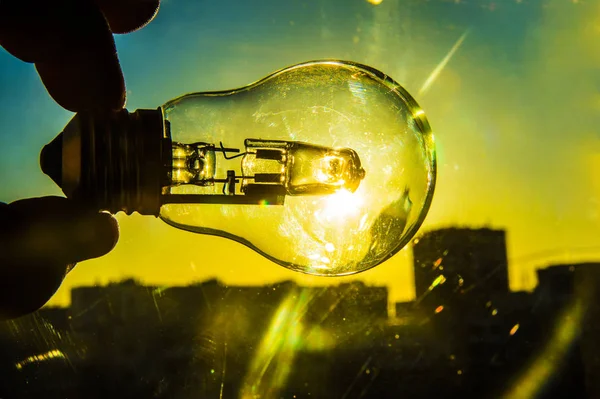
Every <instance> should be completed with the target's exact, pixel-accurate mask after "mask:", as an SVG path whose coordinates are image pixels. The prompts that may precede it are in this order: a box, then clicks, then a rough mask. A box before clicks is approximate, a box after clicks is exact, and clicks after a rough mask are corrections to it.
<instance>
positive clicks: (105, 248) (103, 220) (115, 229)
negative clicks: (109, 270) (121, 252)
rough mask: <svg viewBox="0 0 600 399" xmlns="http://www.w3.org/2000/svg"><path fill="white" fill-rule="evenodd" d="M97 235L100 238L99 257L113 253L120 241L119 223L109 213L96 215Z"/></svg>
mask: <svg viewBox="0 0 600 399" xmlns="http://www.w3.org/2000/svg"><path fill="white" fill-rule="evenodd" d="M96 219H97V221H96V229H97V231H96V235H97V236H98V243H99V245H98V253H99V255H98V256H102V255H106V254H107V253H109V252H110V251H112V250H113V249H114V248H115V246H116V245H117V242H118V241H119V223H118V222H117V219H116V218H115V217H114V216H113V215H111V214H110V213H108V212H100V213H98V214H97V215H96Z"/></svg>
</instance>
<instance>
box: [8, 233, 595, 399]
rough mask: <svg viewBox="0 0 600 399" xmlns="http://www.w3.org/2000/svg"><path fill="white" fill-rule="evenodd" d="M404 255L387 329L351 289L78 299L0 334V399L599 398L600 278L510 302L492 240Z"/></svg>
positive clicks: (113, 294)
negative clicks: (409, 263) (412, 294)
mask: <svg viewBox="0 0 600 399" xmlns="http://www.w3.org/2000/svg"><path fill="white" fill-rule="evenodd" d="M413 249H414V269H415V279H416V281H417V284H416V287H417V299H416V300H415V301H411V302H403V303H397V304H395V307H396V312H395V315H394V316H393V317H390V316H389V315H388V313H387V310H388V305H389V304H388V301H389V298H388V291H387V288H386V287H376V286H368V285H365V284H364V283H361V282H352V283H344V284H339V285H337V286H328V287H303V286H299V285H297V284H296V283H294V282H291V281H283V282H280V283H276V284H269V285H264V286H227V285H225V284H223V283H221V282H220V281H218V280H208V281H204V282H199V283H194V284H191V285H188V286H172V287H161V286H146V285H142V284H140V283H138V282H136V281H135V280H125V281H122V282H118V283H110V284H108V285H105V286H92V287H79V288H76V289H73V291H72V300H71V306H70V307H69V308H45V309H42V310H40V311H39V312H37V313H35V314H33V315H30V316H27V317H23V318H21V319H18V320H15V321H9V322H4V323H0V375H2V376H3V377H2V378H1V379H0V382H2V384H0V397H7V398H8V397H10V398H19V397H34V396H35V397H45V398H64V397H68V398H72V397H73V398H79V397H85V398H105V397H111V398H129V397H154V398H181V399H184V398H195V397H203V398H220V397H223V398H230V397H241V398H250V397H261V398H275V397H276V398H279V397H294V395H295V396H296V397H297V398H301V397H305V398H310V397H314V398H354V397H363V398H394V397H397V396H398V393H399V392H401V393H402V395H403V396H405V397H409V398H416V399H419V398H431V397H439V398H455V397H461V396H467V397H479V398H487V397H490V398H495V397H517V398H520V397H530V396H531V392H530V393H529V396H527V395H525V394H523V391H520V389H523V387H533V388H532V389H534V391H533V393H534V394H535V397H538V398H554V397H558V398H562V397H569V398H584V397H588V398H595V397H600V396H599V394H600V387H599V386H598V384H597V383H596V380H598V378H597V377H598V376H599V375H600V355H599V354H600V352H599V350H600V347H599V345H598V344H597V341H598V339H597V337H598V336H600V322H599V321H598V320H600V305H597V304H598V303H600V301H598V299H600V291H598V289H597V288H596V287H598V286H600V264H574V265H556V266H548V267H546V268H544V269H540V270H539V271H538V282H539V284H538V286H537V287H536V289H535V290H534V291H533V292H510V291H509V290H508V267H507V262H506V247H505V233H504V232H503V231H501V230H490V229H479V230H477V229H464V228H461V229H459V228H451V229H443V230H439V231H433V232H429V233H426V234H424V235H423V236H422V237H420V238H419V240H418V242H416V243H415V244H414V248H413ZM531 370H538V371H537V373H538V374H536V375H538V376H540V375H542V376H543V377H539V378H538V379H537V380H534V381H532V380H531V375H532V372H531ZM539 370H542V371H541V372H540V371H539ZM544 370H545V371H544ZM523 378H529V379H528V380H523ZM309 394H310V395H309Z"/></svg>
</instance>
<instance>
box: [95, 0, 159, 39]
mask: <svg viewBox="0 0 600 399" xmlns="http://www.w3.org/2000/svg"><path fill="white" fill-rule="evenodd" d="M96 4H97V5H98V7H99V8H100V10H101V11H102V13H103V14H104V17H105V18H106V20H107V22H108V24H109V26H110V30H111V31H112V32H113V33H129V32H133V31H136V30H138V29H141V28H142V27H144V26H146V25H147V24H148V23H150V21H152V20H153V19H154V17H156V14H158V10H159V7H160V1H159V0H126V1H124V0H96Z"/></svg>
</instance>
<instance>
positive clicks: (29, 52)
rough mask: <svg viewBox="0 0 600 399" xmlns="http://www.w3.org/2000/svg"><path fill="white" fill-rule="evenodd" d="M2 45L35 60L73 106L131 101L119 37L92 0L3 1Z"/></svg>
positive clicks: (58, 97) (53, 91)
mask: <svg viewBox="0 0 600 399" xmlns="http://www.w3.org/2000/svg"><path fill="white" fill-rule="evenodd" d="M0 45H2V46H3V47H4V48H5V49H6V50H7V51H9V52H10V53H11V54H13V55H15V56H16V57H18V58H20V59H22V60H24V61H28V62H34V63H35V65H36V68H37V70H38V72H39V74H40V77H41V79H42V81H43V83H44V85H46V88H47V89H48V92H49V94H50V95H51V96H52V98H54V100H55V101H56V102H58V103H59V104H60V105H61V106H63V107H64V108H66V109H68V110H71V111H75V112H76V111H83V110H97V109H103V110H105V109H120V108H122V107H123V105H124V104H125V83H124V79H123V75H122V72H121V69H120V66H119V62H118V59H117V54H116V47H115V43H114V39H113V37H112V34H111V32H110V30H109V27H108V24H107V22H106V20H105V18H104V16H103V15H102V13H101V12H100V10H99V9H98V7H97V6H96V5H95V4H94V3H93V2H91V1H81V0H56V1H52V2H50V1H45V0H28V1H14V2H0Z"/></svg>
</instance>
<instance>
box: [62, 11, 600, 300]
mask: <svg viewBox="0 0 600 399" xmlns="http://www.w3.org/2000/svg"><path fill="white" fill-rule="evenodd" d="M563 3H566V2H563ZM398 4H399V3H398V2H397V1H393V0H390V1H385V2H381V4H379V5H378V6H377V7H375V8H374V12H373V14H372V15H371V16H370V17H369V18H372V20H369V21H368V22H369V23H368V24H366V25H365V26H368V27H370V30H369V31H366V29H364V28H362V29H357V33H356V37H358V40H357V39H356V38H354V39H353V42H354V44H355V45H358V46H360V45H361V40H365V38H366V37H367V36H368V38H369V40H371V43H369V44H368V45H365V46H366V47H364V48H366V49H367V50H368V51H366V52H365V53H360V54H361V55H360V57H361V59H357V61H360V62H363V63H367V64H371V65H373V66H374V67H377V68H381V69H383V70H384V71H385V72H387V73H389V74H390V76H392V77H394V78H395V79H396V80H398V81H400V82H401V83H405V84H406V86H407V88H408V89H409V91H410V92H411V93H413V95H415V97H416V99H417V101H418V102H419V103H420V104H421V106H422V107H423V108H424V109H425V111H426V113H427V115H428V118H429V120H430V122H431V125H432V127H433V129H434V133H435V134H436V141H437V143H438V149H439V175H438V187H437V189H436V195H435V197H434V201H433V205H432V209H431V212H430V214H429V216H428V218H427V221H426V224H425V228H424V229H425V230H426V229H431V228H434V227H437V226H440V227H441V226H449V225H454V224H459V225H463V226H464V225H469V226H474V227H478V226H479V227H481V226H487V225H489V226H491V227H494V228H507V229H508V240H509V242H508V251H509V258H511V259H512V262H511V265H510V278H511V287H512V288H513V289H521V288H531V287H532V286H533V285H534V284H535V279H534V277H533V276H534V269H535V268H536V267H539V266H540V265H544V264H546V263H547V262H561V261H567V260H571V261H577V260H585V259H591V258H595V257H596V256H597V255H598V254H600V251H599V250H598V247H599V246H600V239H599V237H600V234H599V232H600V219H599V217H600V208H599V202H600V200H599V199H598V198H600V183H598V182H599V179H598V171H599V170H600V156H599V155H598V154H599V153H600V145H599V144H598V143H599V133H598V130H599V128H598V126H599V125H598V124H597V122H598V120H599V119H598V116H599V113H600V105H599V104H600V96H599V94H598V90H599V87H600V86H598V85H599V84H600V83H599V80H598V79H599V77H598V75H599V72H598V71H600V51H599V50H598V43H600V7H598V6H596V7H595V8H593V9H594V10H595V12H589V10H590V8H588V9H587V11H586V12H580V13H576V16H577V17H576V19H574V18H573V14H569V13H565V10H564V9H563V7H566V6H567V5H563V4H562V3H560V5H559V6H555V7H548V8H547V9H544V10H543V11H542V14H541V17H540V22H539V24H538V25H536V26H535V27H534V29H532V30H530V31H529V32H528V34H527V36H526V38H525V39H524V42H523V43H521V45H522V46H523V48H524V49H526V51H524V52H523V53H524V54H525V55H524V57H525V61H524V62H523V65H524V67H523V68H522V69H521V70H519V71H518V74H521V75H520V76H521V78H520V79H517V80H515V78H514V75H515V74H516V72H511V71H507V70H506V69H502V68H499V67H496V66H495V65H494V64H493V63H492V62H489V61H487V59H486V57H489V56H490V54H488V50H489V49H488V48H487V47H486V43H485V41H483V42H482V41H481V40H480V39H478V38H479V36H478V31H477V29H473V30H471V31H470V32H469V35H468V36H467V37H466V38H465V39H464V42H463V43H462V45H461V46H460V48H459V49H458V50H457V51H456V53H455V54H454V56H453V58H452V59H451V60H449V61H448V62H447V64H446V66H445V67H444V68H443V69H442V70H441V71H439V74H438V76H437V78H436V79H435V80H434V81H432V82H431V84H430V85H429V87H428V90H427V92H426V93H424V94H423V95H422V97H419V96H417V92H418V90H419V88H420V87H422V85H423V83H424V82H425V81H426V78H427V77H429V76H430V73H432V72H433V71H434V70H435V68H436V66H437V65H439V64H438V63H439V62H441V61H442V60H443V59H444V57H445V56H447V55H448V52H449V51H450V50H451V48H452V46H453V45H454V44H455V43H456V41H457V40H458V39H459V38H460V37H461V35H462V34H464V31H457V32H455V33H456V34H455V35H454V37H451V38H449V40H448V41H447V45H445V47H444V48H442V47H441V46H430V47H427V45H426V42H425V39H426V38H423V39H420V38H418V37H413V38H411V40H416V41H419V40H423V57H421V58H419V57H414V58H411V60H412V61H411V62H392V59H393V58H390V57H391V56H390V53H389V51H390V46H396V45H398V43H401V41H402V37H400V38H394V36H393V35H390V34H389V32H388V31H387V30H386V27H389V26H391V25H393V24H394V23H395V22H396V21H395V20H394V18H396V17H395V14H394V13H392V12H391V11H390V9H389V8H386V7H393V6H397V5H398ZM553 4H559V3H556V2H555V3H553ZM568 6H576V5H573V4H568ZM415 23H416V22H415ZM324 32H325V31H324ZM324 34H325V33H324ZM351 39H352V38H351ZM270 50H272V51H269V54H270V56H269V57H268V58H269V60H270V61H269V62H268V63H267V62H266V64H269V65H271V64H277V63H276V62H275V61H274V60H275V58H274V57H275V55H274V54H276V53H277V50H278V49H277V48H270ZM282 51H283V52H285V51H288V48H282ZM240 54H243V52H241V53H240ZM322 54H323V51H321V50H319V52H318V55H322ZM313 55H317V54H316V53H312V52H310V50H306V49H298V50H297V51H296V53H295V54H294V57H292V58H294V59H297V58H299V57H305V58H300V59H298V61H302V60H303V59H311V58H317V57H313ZM348 55H349V56H352V54H348ZM245 56H247V57H249V58H250V59H252V58H251V53H247V54H245ZM331 56H332V57H336V56H339V57H340V58H342V56H343V54H339V52H336V51H335V50H332V51H331ZM282 58H284V59H287V58H286V57H285V56H283V57H282ZM288 58H289V57H288ZM343 58H348V57H343ZM422 60H426V61H429V60H431V62H428V63H426V62H425V61H422ZM433 60H436V61H435V62H433ZM286 65H287V64H284V65H279V67H283V66H286ZM386 66H387V69H386V68H384V67H386ZM416 67H418V68H417V69H418V71H416V72H414V71H413V69H414V68H416ZM407 68H413V69H407ZM187 71H188V72H185V71H184V72H182V73H183V75H185V73H189V74H192V73H194V66H193V65H191V66H189V69H188V70H187ZM424 71H426V72H424ZM219 74H220V76H216V77H215V80H216V81H219V82H228V81H232V82H234V83H232V84H231V85H227V87H222V89H226V88H231V86H232V85H235V84H237V83H239V82H238V80H239V79H236V77H239V71H238V70H236V68H234V67H233V66H223V67H222V68H220V69H219ZM227 77H229V78H227ZM232 77H233V78H232ZM260 77H261V76H254V77H253V79H249V80H248V83H250V81H252V80H256V79H258V78H260ZM593 78H595V79H596V80H595V85H594V84H593V82H592V81H591V80H590V79H593ZM474 82H475V83H474ZM210 89H215V88H214V87H211V88H210ZM164 100H167V98H165V99H164ZM130 101H132V102H135V101H134V96H130ZM490 160H492V161H490ZM118 219H119V222H120V224H121V240H120V242H119V243H118V245H117V247H116V248H115V250H114V251H113V252H112V253H110V254H109V255H108V256H105V257H103V258H101V259H96V260H91V261H87V262H83V263H81V264H80V265H79V266H78V267H77V268H76V269H75V270H74V271H73V272H71V274H70V275H69V276H68V278H67V279H66V281H65V283H64V284H63V287H62V288H61V289H60V291H59V292H58V293H57V295H56V296H55V297H54V298H53V299H52V302H51V304H66V303H67V302H68V296H69V290H70V288H71V287H73V286H78V285H83V284H94V283H101V284H104V283H106V282H108V281H116V280H119V279H121V278H126V277H130V276H131V277H135V278H138V279H140V280H142V281H143V282H145V283H148V284H159V285H178V284H187V283H189V282H191V281H201V280H204V279H207V278H211V277H217V278H219V279H221V280H223V281H224V282H226V283H228V284H262V283H266V282H273V281H279V280H287V279H293V280H296V281H298V282H299V283H301V284H337V283H340V282H343V281H347V280H349V279H353V278H359V279H361V280H364V281H366V282H367V283H371V284H380V285H388V286H389V287H390V289H391V299H392V300H408V299H411V298H412V297H413V295H414V292H413V291H414V287H413V283H412V278H413V277H412V271H411V254H410V251H408V250H403V251H402V252H400V253H399V254H398V255H396V256H395V257H394V258H392V259H391V260H389V261H388V262H385V263H384V264H382V265H380V266H378V267H376V268H374V269H372V270H369V271H367V272H364V273H361V274H359V275H357V276H354V277H345V278H323V277H321V278H319V277H311V276H306V275H302V274H300V273H297V272H292V271H288V270H286V269H284V268H282V267H280V266H278V265H275V264H273V263H271V262H269V261H267V260H265V259H264V258H262V257H261V256H260V255H258V254H256V253H254V252H253V251H251V250H250V249H248V248H246V247H244V246H243V245H241V244H238V243H235V242H233V241H229V240H226V239H223V238H217V237H206V236H199V235H195V234H192V233H187V232H183V231H178V230H176V229H173V228H171V227H169V226H167V225H166V224H164V223H163V222H161V221H160V220H158V219H154V218H152V217H141V216H138V215H134V216H131V217H127V216H125V215H119V216H118ZM536 253H540V255H535V254H536ZM530 254H534V255H533V256H528V255H530Z"/></svg>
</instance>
